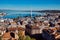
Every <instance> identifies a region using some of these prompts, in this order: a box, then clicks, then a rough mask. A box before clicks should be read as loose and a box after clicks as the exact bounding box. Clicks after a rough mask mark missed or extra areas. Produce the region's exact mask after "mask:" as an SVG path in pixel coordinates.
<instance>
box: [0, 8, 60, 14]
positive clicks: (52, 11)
mask: <svg viewBox="0 0 60 40" xmlns="http://www.w3.org/2000/svg"><path fill="white" fill-rule="evenodd" d="M6 11H8V12H9V11H13V12H31V10H1V9H0V12H6ZM32 12H45V13H46V12H48V13H60V10H32Z"/></svg>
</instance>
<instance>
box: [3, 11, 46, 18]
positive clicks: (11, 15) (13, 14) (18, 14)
mask: <svg viewBox="0 0 60 40" xmlns="http://www.w3.org/2000/svg"><path fill="white" fill-rule="evenodd" d="M5 13H6V14H7V15H5V16H3V18H17V17H25V16H31V12H15V11H5ZM44 14H45V13H39V12H32V17H35V16H36V15H44Z"/></svg>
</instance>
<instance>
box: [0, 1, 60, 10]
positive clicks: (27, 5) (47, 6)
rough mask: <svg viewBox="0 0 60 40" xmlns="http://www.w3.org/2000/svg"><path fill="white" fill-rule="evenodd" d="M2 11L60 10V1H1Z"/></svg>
mask: <svg viewBox="0 0 60 40" xmlns="http://www.w3.org/2000/svg"><path fill="white" fill-rule="evenodd" d="M0 9H11V10H31V9H32V10H60V1H59V0H0Z"/></svg>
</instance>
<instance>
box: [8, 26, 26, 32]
mask: <svg viewBox="0 0 60 40" xmlns="http://www.w3.org/2000/svg"><path fill="white" fill-rule="evenodd" d="M8 30H10V31H15V30H25V29H24V28H22V27H17V28H14V27H13V28H8Z"/></svg>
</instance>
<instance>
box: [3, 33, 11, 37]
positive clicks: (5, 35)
mask: <svg viewBox="0 0 60 40" xmlns="http://www.w3.org/2000/svg"><path fill="white" fill-rule="evenodd" d="M2 38H10V32H7V33H4V34H3V37H2Z"/></svg>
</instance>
